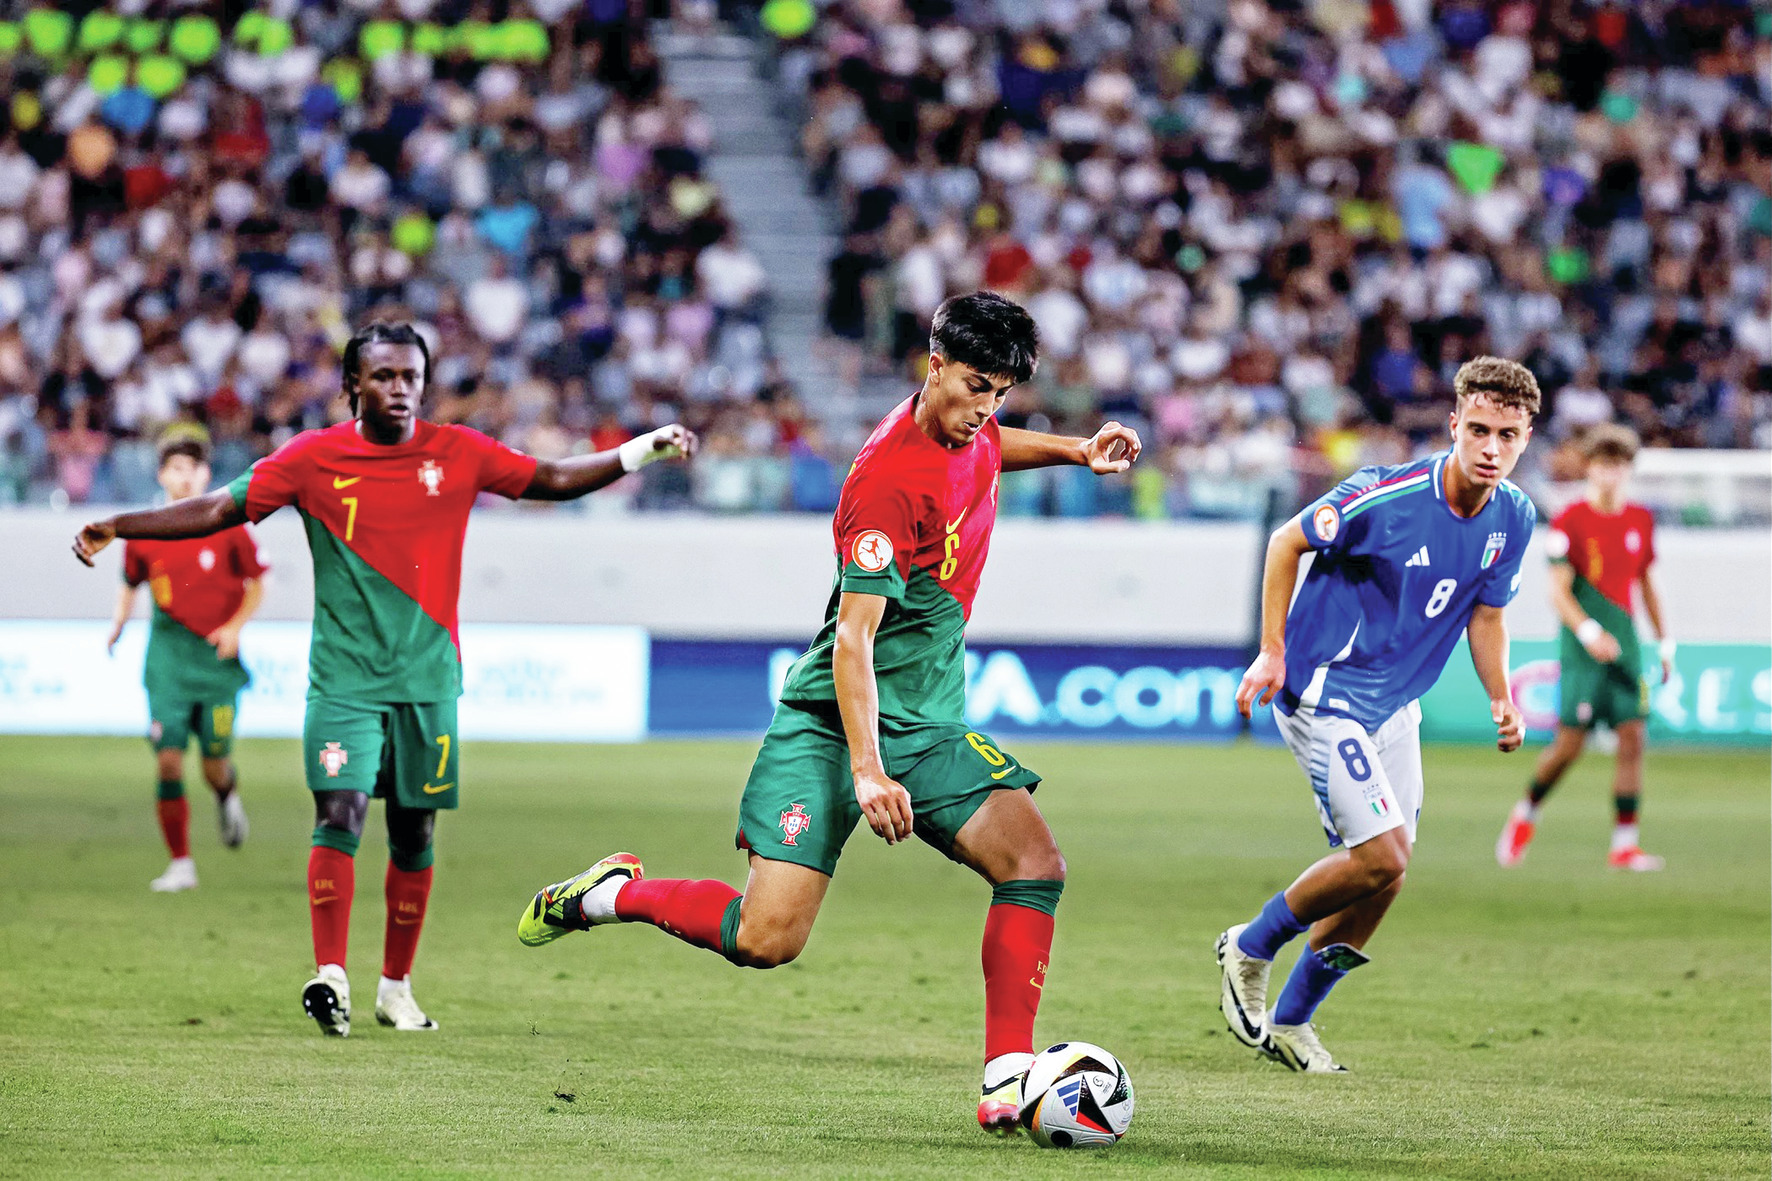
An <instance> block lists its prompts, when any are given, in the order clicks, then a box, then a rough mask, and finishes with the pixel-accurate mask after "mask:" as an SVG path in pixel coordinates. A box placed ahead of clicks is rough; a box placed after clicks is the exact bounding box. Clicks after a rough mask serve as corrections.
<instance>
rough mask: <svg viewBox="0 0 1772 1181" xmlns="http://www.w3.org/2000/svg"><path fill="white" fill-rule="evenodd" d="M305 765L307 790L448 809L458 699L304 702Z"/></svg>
mask: <svg viewBox="0 0 1772 1181" xmlns="http://www.w3.org/2000/svg"><path fill="white" fill-rule="evenodd" d="M301 745H302V763H303V765H304V766H305V767H306V769H307V777H308V790H309V791H360V792H362V793H363V794H364V795H372V796H376V797H378V798H380V799H385V800H392V801H393V802H394V803H396V804H399V805H400V806H401V807H403V808H453V807H455V806H456V804H457V794H456V793H457V792H458V791H459V789H460V786H461V785H460V782H459V780H460V776H459V775H458V774H457V770H458V766H459V762H460V752H459V750H458V749H457V748H458V747H459V746H460V745H461V744H460V743H458V742H457V741H456V733H455V702H454V701H453V700H451V701H429V702H421V703H418V704H410V703H399V704H390V703H377V702H354V701H339V700H336V699H334V698H330V697H310V698H308V713H307V719H306V720H305V721H304V722H303V724H302V737H301Z"/></svg>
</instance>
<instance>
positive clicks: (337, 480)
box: [332, 476, 363, 488]
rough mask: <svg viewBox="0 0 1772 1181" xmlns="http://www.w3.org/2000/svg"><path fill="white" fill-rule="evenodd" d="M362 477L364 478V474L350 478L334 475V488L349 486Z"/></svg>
mask: <svg viewBox="0 0 1772 1181" xmlns="http://www.w3.org/2000/svg"><path fill="white" fill-rule="evenodd" d="M362 478H363V477H362V476H352V477H351V478H350V479H348V480H347V479H345V478H344V477H343V476H334V477H332V486H333V487H334V488H349V487H350V486H351V485H352V484H355V483H356V482H357V481H358V480H361V479H362Z"/></svg>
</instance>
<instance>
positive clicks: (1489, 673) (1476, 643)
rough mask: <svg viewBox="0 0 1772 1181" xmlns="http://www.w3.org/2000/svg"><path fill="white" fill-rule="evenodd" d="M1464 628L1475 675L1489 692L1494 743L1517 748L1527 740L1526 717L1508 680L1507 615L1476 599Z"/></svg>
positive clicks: (1507, 749) (1508, 748)
mask: <svg viewBox="0 0 1772 1181" xmlns="http://www.w3.org/2000/svg"><path fill="white" fill-rule="evenodd" d="M1464 630H1465V635H1467V636H1468V637H1470V644H1471V663H1472V664H1474V665H1476V667H1477V679H1478V680H1479V681H1481V682H1483V691H1484V692H1485V693H1487V694H1489V716H1490V718H1491V719H1493V720H1494V722H1495V745H1496V746H1497V747H1499V748H1501V750H1503V751H1512V750H1518V749H1520V743H1522V742H1524V741H1525V740H1526V719H1525V717H1524V716H1522V715H1521V713H1520V707H1519V706H1517V705H1515V704H1514V696H1513V692H1512V690H1510V689H1509V688H1508V683H1507V616H1506V615H1505V614H1503V612H1502V609H1501V608H1500V607H1491V606H1488V605H1487V604H1485V603H1478V604H1477V605H1476V607H1475V608H1474V609H1473V610H1472V611H1471V621H1470V622H1469V623H1468V624H1466V625H1465V629H1464Z"/></svg>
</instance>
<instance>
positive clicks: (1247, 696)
mask: <svg viewBox="0 0 1772 1181" xmlns="http://www.w3.org/2000/svg"><path fill="white" fill-rule="evenodd" d="M1285 687H1286V658H1285V657H1284V656H1282V655H1280V654H1279V653H1277V652H1270V651H1269V650H1268V649H1266V648H1263V649H1262V650H1261V654H1260V655H1259V656H1257V657H1256V658H1255V663H1254V664H1251V665H1250V666H1249V671H1248V672H1246V673H1244V674H1243V683H1242V684H1240V685H1238V686H1237V712H1238V713H1240V714H1242V715H1243V716H1244V717H1248V716H1249V715H1250V714H1251V713H1252V712H1254V709H1255V707H1256V706H1258V705H1266V704H1267V703H1268V702H1270V701H1272V700H1273V699H1274V694H1276V693H1278V692H1279V691H1280V690H1281V689H1283V688H1285Z"/></svg>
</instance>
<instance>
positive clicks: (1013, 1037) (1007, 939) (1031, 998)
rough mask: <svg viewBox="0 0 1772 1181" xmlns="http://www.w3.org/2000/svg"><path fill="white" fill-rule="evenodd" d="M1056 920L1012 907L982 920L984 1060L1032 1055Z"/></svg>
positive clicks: (996, 910)
mask: <svg viewBox="0 0 1772 1181" xmlns="http://www.w3.org/2000/svg"><path fill="white" fill-rule="evenodd" d="M1052 927H1053V922H1052V916H1051V915H1049V914H1047V913H1045V912H1044V911H1039V910H1035V909H1033V908H1032V907H1028V906H1016V905H1014V904H1013V903H998V904H997V905H995V906H993V907H991V909H990V912H989V914H988V915H987V916H986V917H985V920H984V956H983V958H984V1057H985V1061H986V1062H989V1061H990V1060H991V1059H992V1058H995V1057H997V1056H998V1055H999V1054H1031V1053H1033V1052H1034V1014H1035V1013H1037V1012H1039V1010H1040V990H1041V989H1042V988H1044V987H1045V985H1046V963H1047V961H1048V960H1050V959H1051V957H1052Z"/></svg>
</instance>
